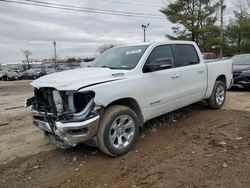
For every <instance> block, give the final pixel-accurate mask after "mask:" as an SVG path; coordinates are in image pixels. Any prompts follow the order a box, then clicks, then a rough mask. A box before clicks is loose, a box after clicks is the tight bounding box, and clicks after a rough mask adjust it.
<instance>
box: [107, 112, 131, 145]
mask: <svg viewBox="0 0 250 188" xmlns="http://www.w3.org/2000/svg"><path fill="white" fill-rule="evenodd" d="M134 135H135V122H134V120H133V119H132V118H131V117H130V116H129V115H120V116H118V117H117V118H116V119H115V121H114V122H113V123H112V125H111V128H110V132H109V140H110V143H111V144H112V146H113V147H115V148H117V149H122V148H125V147H127V146H128V145H129V144H130V143H131V141H132V140H133V138H134Z"/></svg>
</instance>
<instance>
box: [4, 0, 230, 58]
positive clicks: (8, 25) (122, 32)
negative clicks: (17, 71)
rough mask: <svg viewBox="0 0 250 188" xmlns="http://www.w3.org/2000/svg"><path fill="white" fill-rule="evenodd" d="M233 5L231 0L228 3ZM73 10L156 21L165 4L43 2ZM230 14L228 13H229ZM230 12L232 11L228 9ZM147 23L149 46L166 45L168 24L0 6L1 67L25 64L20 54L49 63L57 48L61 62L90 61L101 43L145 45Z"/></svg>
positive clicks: (137, 0) (151, 0) (157, 0)
mask: <svg viewBox="0 0 250 188" xmlns="http://www.w3.org/2000/svg"><path fill="white" fill-rule="evenodd" d="M226 1H233V0H226ZM44 2H52V3H60V4H67V5H72V6H73V5H74V6H82V7H90V8H99V9H109V10H114V11H127V12H136V13H143V14H154V15H160V16H162V14H161V13H160V12H159V9H161V8H163V7H165V6H166V4H165V3H164V0H71V1H66V0H45V1H44ZM231 8H232V7H231ZM229 9H230V7H229ZM147 23H150V26H149V28H148V30H147V40H148V41H159V40H167V39H166V38H165V34H166V33H168V34H171V33H172V30H171V27H172V24H171V23H170V22H169V21H168V20H167V19H150V18H136V17H123V16H115V15H103V14H96V13H84V12H76V11H68V10H58V9H50V8H43V7H35V6H30V5H20V4H11V3H6V2H1V1H0V25H1V29H0V63H5V62H8V61H17V60H23V59H24V57H23V54H22V52H21V49H25V50H26V49H27V50H30V51H32V58H38V59H40V58H51V57H52V56H53V45H52V43H51V41H53V40H55V41H56V42H57V49H58V55H59V58H64V57H67V56H69V57H73V56H76V57H84V56H92V55H94V54H95V53H96V49H97V48H98V47H99V46H100V45H102V44H104V43H116V44H124V43H138V42H142V41H143V30H142V28H141V24H147Z"/></svg>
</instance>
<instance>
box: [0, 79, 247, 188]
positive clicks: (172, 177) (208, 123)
mask: <svg viewBox="0 0 250 188" xmlns="http://www.w3.org/2000/svg"><path fill="white" fill-rule="evenodd" d="M29 83H30V82H29V81H18V82H3V81H2V82H0V187H67V188H68V187H100V188H101V187H180V188H191V187H194V188H198V187H232V188H235V187H246V188H247V187H250V93H249V92H247V91H230V92H228V95H227V100H226V104H225V106H224V108H223V109H221V110H211V109H209V108H208V107H207V106H206V103H205V102H200V103H197V104H194V105H191V106H189V107H186V108H184V109H181V110H178V111H176V112H174V113H170V114H167V115H164V116H161V117H159V118H156V119H154V120H151V121H150V122H148V123H147V124H146V125H145V127H144V128H143V130H142V131H141V134H140V138H139V140H138V143H137V144H136V146H135V147H134V148H133V150H132V151H131V152H129V153H128V154H126V155H124V156H121V157H118V158H112V157H109V156H107V155H105V154H103V153H102V152H100V151H98V150H97V149H96V148H91V147H87V146H85V145H79V146H77V147H76V148H72V149H67V150H61V149H57V148H56V147H55V146H53V145H52V144H50V143H49V142H48V141H47V140H45V139H44V137H43V134H42V132H41V131H40V130H38V129H37V128H35V127H34V126H33V125H32V121H31V116H30V112H29V109H25V108H23V104H24V100H25V99H26V98H27V97H29V96H32V88H31V87H30V86H29Z"/></svg>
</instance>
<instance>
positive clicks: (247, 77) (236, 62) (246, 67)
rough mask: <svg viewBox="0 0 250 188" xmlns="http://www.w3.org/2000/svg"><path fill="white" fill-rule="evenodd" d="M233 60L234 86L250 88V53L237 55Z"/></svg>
mask: <svg viewBox="0 0 250 188" xmlns="http://www.w3.org/2000/svg"><path fill="white" fill-rule="evenodd" d="M231 59H232V62H233V78H234V83H233V86H236V87H239V88H248V89H250V54H240V55H235V56H233V57H232V58H231Z"/></svg>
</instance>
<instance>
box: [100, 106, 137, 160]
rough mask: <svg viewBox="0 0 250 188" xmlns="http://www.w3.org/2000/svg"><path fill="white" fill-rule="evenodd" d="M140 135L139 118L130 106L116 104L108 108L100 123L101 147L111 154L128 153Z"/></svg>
mask: <svg viewBox="0 0 250 188" xmlns="http://www.w3.org/2000/svg"><path fill="white" fill-rule="evenodd" d="M138 135H139V120H138V117H137V115H136V113H135V112H134V111H133V110H132V109H131V108H129V107H126V106H121V105H114V106H111V107H109V108H107V109H106V110H105V111H104V113H103V115H102V117H101V119H100V123H99V129H98V133H97V140H98V144H99V149H100V150H101V151H103V152H104V153H106V154H108V155H111V156H120V155H123V154H125V153H127V152H128V151H129V150H130V149H131V148H132V147H133V146H134V144H135V143H136V140H137V138H138Z"/></svg>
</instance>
